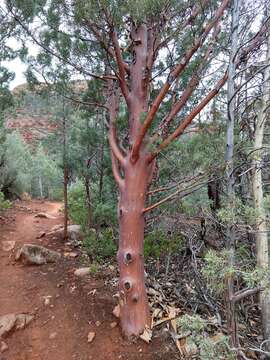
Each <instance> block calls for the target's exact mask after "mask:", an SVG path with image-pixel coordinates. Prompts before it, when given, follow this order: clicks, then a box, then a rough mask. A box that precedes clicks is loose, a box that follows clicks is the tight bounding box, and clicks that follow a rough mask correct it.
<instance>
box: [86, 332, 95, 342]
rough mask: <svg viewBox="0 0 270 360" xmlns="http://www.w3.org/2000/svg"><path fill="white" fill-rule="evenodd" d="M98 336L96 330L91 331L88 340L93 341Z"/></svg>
mask: <svg viewBox="0 0 270 360" xmlns="http://www.w3.org/2000/svg"><path fill="white" fill-rule="evenodd" d="M95 336H96V333H95V332H94V331H90V332H89V333H88V336H87V342H89V343H91V342H92V341H93V340H94V338H95Z"/></svg>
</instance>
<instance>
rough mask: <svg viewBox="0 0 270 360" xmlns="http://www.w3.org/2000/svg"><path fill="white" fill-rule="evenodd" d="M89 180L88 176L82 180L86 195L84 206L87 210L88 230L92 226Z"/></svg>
mask: <svg viewBox="0 0 270 360" xmlns="http://www.w3.org/2000/svg"><path fill="white" fill-rule="evenodd" d="M89 183H90V180H89V178H88V176H86V177H85V179H84V186H85V193H86V204H87V209H88V223H87V225H88V228H89V229H90V228H91V227H92V225H93V217H92V206H91V195H90V184H89Z"/></svg>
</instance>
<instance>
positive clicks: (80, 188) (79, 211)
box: [68, 181, 88, 228]
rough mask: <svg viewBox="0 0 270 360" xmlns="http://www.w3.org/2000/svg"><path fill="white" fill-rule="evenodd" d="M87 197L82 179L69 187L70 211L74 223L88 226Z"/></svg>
mask: <svg viewBox="0 0 270 360" xmlns="http://www.w3.org/2000/svg"><path fill="white" fill-rule="evenodd" d="M85 204H86V198H85V192H84V185H83V183H82V181H77V182H76V183H74V184H72V185H70V186H69V188H68V211H69V216H70V219H71V220H72V222H73V223H74V224H79V225H82V227H83V228H85V227H86V226H87V222H88V211H87V208H86V205H85Z"/></svg>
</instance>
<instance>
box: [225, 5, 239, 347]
mask: <svg viewBox="0 0 270 360" xmlns="http://www.w3.org/2000/svg"><path fill="white" fill-rule="evenodd" d="M240 1H241V0H234V1H233V2H232V24H231V32H232V39H231V44H232V45H231V52H230V62H229V70H228V89H227V100H228V121H227V134H226V143H227V147H226V178H227V196H228V209H230V211H232V212H234V211H235V190H234V174H233V171H234V164H233V154H234V113H235V96H234V95H235V94H234V93H235V82H234V76H235V72H236V64H235V62H236V59H235V57H236V53H237V50H238V25H239V12H240V11H239V10H240ZM226 245H227V249H228V251H229V259H228V262H229V264H228V265H229V266H230V267H231V268H232V267H233V266H234V262H235V260H234V256H235V255H234V253H235V228H234V225H233V224H231V223H229V224H228V225H227V235H226ZM234 280H235V279H234V275H233V274H229V275H228V276H227V277H226V279H225V283H226V294H225V303H226V314H227V328H228V335H229V337H230V342H231V345H232V346H234V347H237V346H238V338H237V316H236V309H235V302H234V301H233V298H234Z"/></svg>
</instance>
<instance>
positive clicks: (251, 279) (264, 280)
mask: <svg viewBox="0 0 270 360" xmlns="http://www.w3.org/2000/svg"><path fill="white" fill-rule="evenodd" d="M241 274H242V277H243V280H244V281H245V283H246V285H247V287H249V288H254V287H256V286H258V285H260V284H264V285H265V286H266V287H267V288H268V290H269V289H270V283H269V278H270V268H266V269H264V268H261V267H256V268H255V269H253V270H252V271H249V272H248V271H246V272H241Z"/></svg>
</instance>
